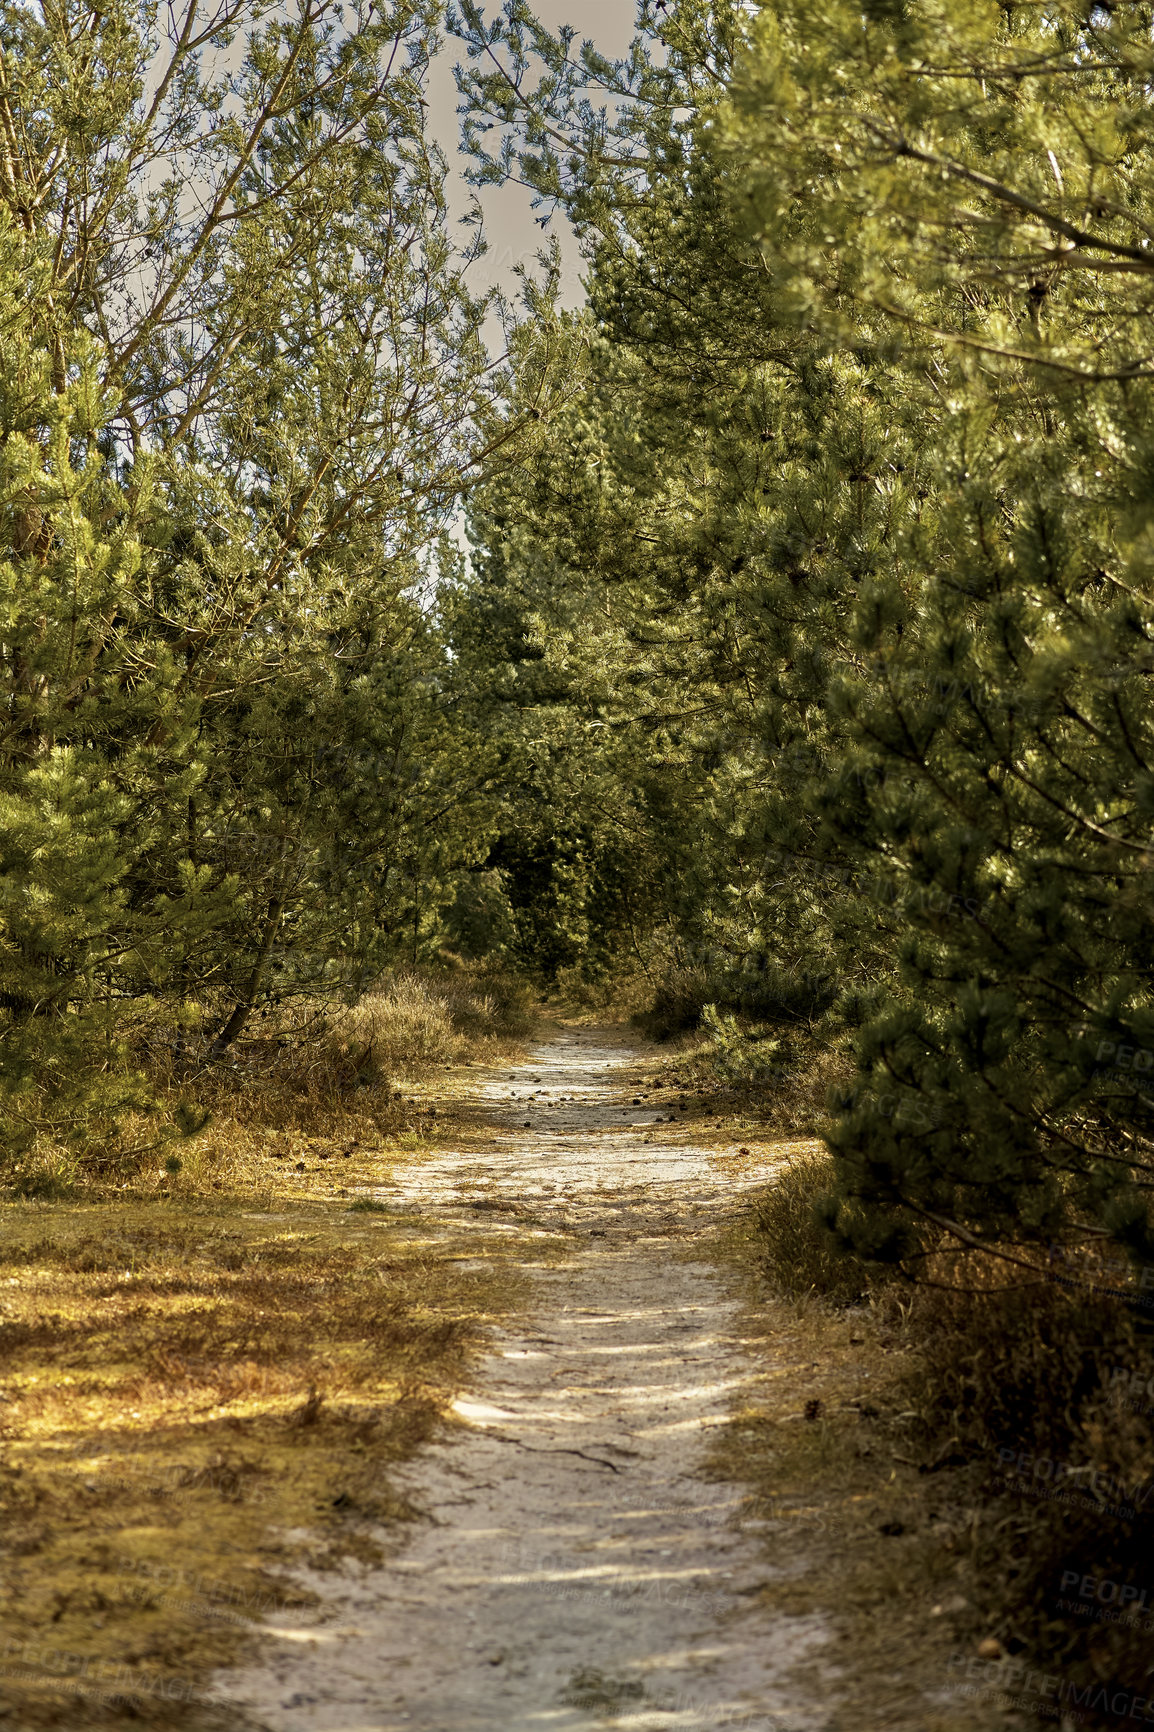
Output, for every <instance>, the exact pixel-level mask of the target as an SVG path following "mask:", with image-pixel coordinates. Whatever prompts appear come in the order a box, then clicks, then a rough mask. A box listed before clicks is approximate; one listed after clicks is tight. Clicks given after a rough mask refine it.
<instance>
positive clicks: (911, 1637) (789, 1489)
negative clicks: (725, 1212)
mask: <svg viewBox="0 0 1154 1732" xmlns="http://www.w3.org/2000/svg"><path fill="white" fill-rule="evenodd" d="M723 1251H724V1255H725V1256H726V1257H727V1259H728V1260H729V1261H730V1262H731V1263H732V1264H733V1265H735V1266H736V1268H737V1269H738V1270H739V1271H740V1272H741V1274H742V1276H743V1278H744V1279H745V1281H746V1282H747V1284H748V1285H747V1293H748V1299H749V1306H748V1311H747V1313H746V1316H745V1318H744V1321H743V1334H745V1335H746V1336H747V1338H750V1339H759V1340H760V1342H761V1347H760V1349H759V1356H760V1358H761V1360H762V1364H763V1367H764V1377H763V1379H762V1381H761V1385H760V1393H759V1395H758V1398H757V1399H756V1400H755V1401H754V1402H753V1403H751V1404H750V1405H749V1406H748V1407H747V1408H746V1409H745V1410H744V1411H742V1412H740V1413H737V1414H735V1415H734V1417H733V1420H732V1421H731V1423H730V1425H729V1426H728V1427H727V1428H726V1429H725V1430H724V1432H723V1433H722V1434H721V1435H720V1437H719V1440H718V1442H717V1446H716V1448H715V1450H714V1452H713V1458H712V1465H713V1470H714V1471H715V1472H717V1473H718V1474H720V1475H722V1476H724V1477H725V1478H728V1479H736V1480H738V1481H742V1482H744V1483H745V1484H746V1485H747V1486H748V1487H749V1503H748V1506H747V1507H748V1509H749V1512H750V1514H751V1516H752V1517H754V1518H755V1521H756V1525H758V1526H762V1527H763V1528H764V1531H765V1534H766V1538H767V1540H768V1541H769V1544H770V1548H771V1549H770V1552H769V1556H770V1557H771V1558H772V1560H773V1561H774V1562H775V1563H779V1564H780V1563H783V1562H784V1563H786V1565H787V1566H788V1567H787V1569H786V1571H784V1572H783V1574H782V1576H781V1577H780V1578H778V1579H776V1580H771V1581H770V1582H768V1583H767V1584H766V1585H765V1586H763V1588H762V1589H761V1592H760V1599H761V1603H763V1604H765V1605H766V1606H769V1607H772V1608H774V1609H775V1610H777V1611H779V1612H782V1613H784V1614H786V1615H802V1614H814V1615H819V1616H822V1617H824V1618H826V1619H827V1620H828V1621H829V1622H830V1623H831V1624H832V1626H833V1630H834V1639H833V1642H832V1643H831V1645H830V1646H829V1647H828V1648H825V1649H823V1650H822V1651H821V1654H820V1657H819V1658H818V1659H816V1660H815V1661H814V1662H813V1663H812V1666H808V1667H803V1668H802V1670H801V1674H800V1675H801V1676H802V1677H803V1678H805V1680H806V1682H807V1683H808V1684H809V1686H810V1689H811V1691H812V1692H813V1693H815V1694H816V1695H817V1697H818V1699H821V1700H823V1701H825V1702H826V1703H827V1704H828V1705H829V1706H830V1708H831V1711H832V1718H831V1720H830V1732H860V1729H861V1728H862V1727H869V1729H870V1732H1001V1729H1003V1728H1009V1727H1011V1726H1014V1725H1019V1726H1020V1725H1021V1724H1022V1721H1021V1719H1020V1718H1015V1717H1013V1716H1007V1715H1006V1714H1004V1713H1003V1712H1002V1711H1001V1709H1000V1708H999V1706H998V1703H997V1699H996V1692H995V1691H993V1690H989V1691H987V1692H986V1694H984V1695H981V1696H978V1697H976V1698H974V1699H967V1698H966V1697H965V1696H963V1695H961V1694H959V1693H957V1692H958V1690H959V1686H961V1687H962V1688H965V1687H966V1686H968V1685H970V1684H971V1683H972V1680H971V1679H970V1678H969V1677H968V1675H967V1673H966V1672H965V1671H964V1670H963V1668H962V1666H961V1665H960V1664H959V1661H960V1659H961V1658H962V1657H963V1656H965V1657H967V1660H968V1657H969V1656H975V1655H976V1644H977V1642H978V1640H979V1639H980V1636H981V1633H982V1629H983V1627H984V1626H983V1617H982V1607H981V1604H980V1592H979V1589H978V1587H977V1585H976V1582H975V1575H974V1569H973V1560H972V1554H971V1548H970V1545H969V1543H968V1528H967V1523H968V1519H969V1516H970V1514H971V1512H969V1511H967V1510H966V1508H965V1507H964V1506H962V1505H960V1504H959V1503H958V1502H957V1501H956V1500H955V1498H954V1496H953V1495H952V1490H951V1487H950V1484H949V1479H948V1475H947V1476H946V1477H945V1479H944V1480H943V1479H942V1478H939V1477H935V1476H927V1475H926V1474H924V1473H922V1472H920V1471H919V1469H920V1467H921V1465H922V1455H921V1451H920V1447H919V1443H918V1441H917V1430H918V1416H917V1415H916V1414H915V1413H914V1412H913V1411H912V1410H911V1409H910V1408H909V1407H908V1405H907V1401H908V1395H907V1385H908V1378H909V1375H910V1371H911V1366H912V1355H911V1352H910V1348H909V1344H908V1341H907V1340H906V1339H905V1337H904V1335H903V1332H902V1330H901V1328H900V1317H898V1318H896V1319H895V1315H894V1313H893V1311H892V1310H891V1309H890V1308H888V1307H886V1306H884V1305H870V1304H866V1305H862V1306H856V1307H851V1308H850V1309H848V1310H835V1309H833V1308H832V1307H830V1306H829V1305H827V1304H824V1303H823V1302H821V1301H820V1300H817V1299H814V1298H812V1297H809V1298H789V1297H786V1296H784V1295H774V1294H770V1293H767V1292H766V1288H765V1284H764V1279H763V1277H762V1274H761V1270H762V1268H763V1267H764V1265H763V1262H762V1258H763V1241H762V1237H761V1234H760V1232H759V1231H758V1230H757V1228H756V1225H755V1220H754V1216H753V1213H752V1211H751V1213H750V1214H749V1215H748V1216H747V1218H746V1220H745V1222H744V1223H743V1225H742V1226H741V1227H739V1228H738V1229H737V1230H735V1232H734V1233H733V1234H732V1235H731V1237H730V1238H729V1239H728V1241H727V1242H726V1244H725V1245H724V1247H723ZM979 1677H980V1679H981V1678H984V1673H982V1672H981V1666H980V1662H979ZM831 1678H832V1679H833V1680H835V1681H834V1683H833V1684H832V1686H831ZM831 1698H832V1701H831Z"/></svg>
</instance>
